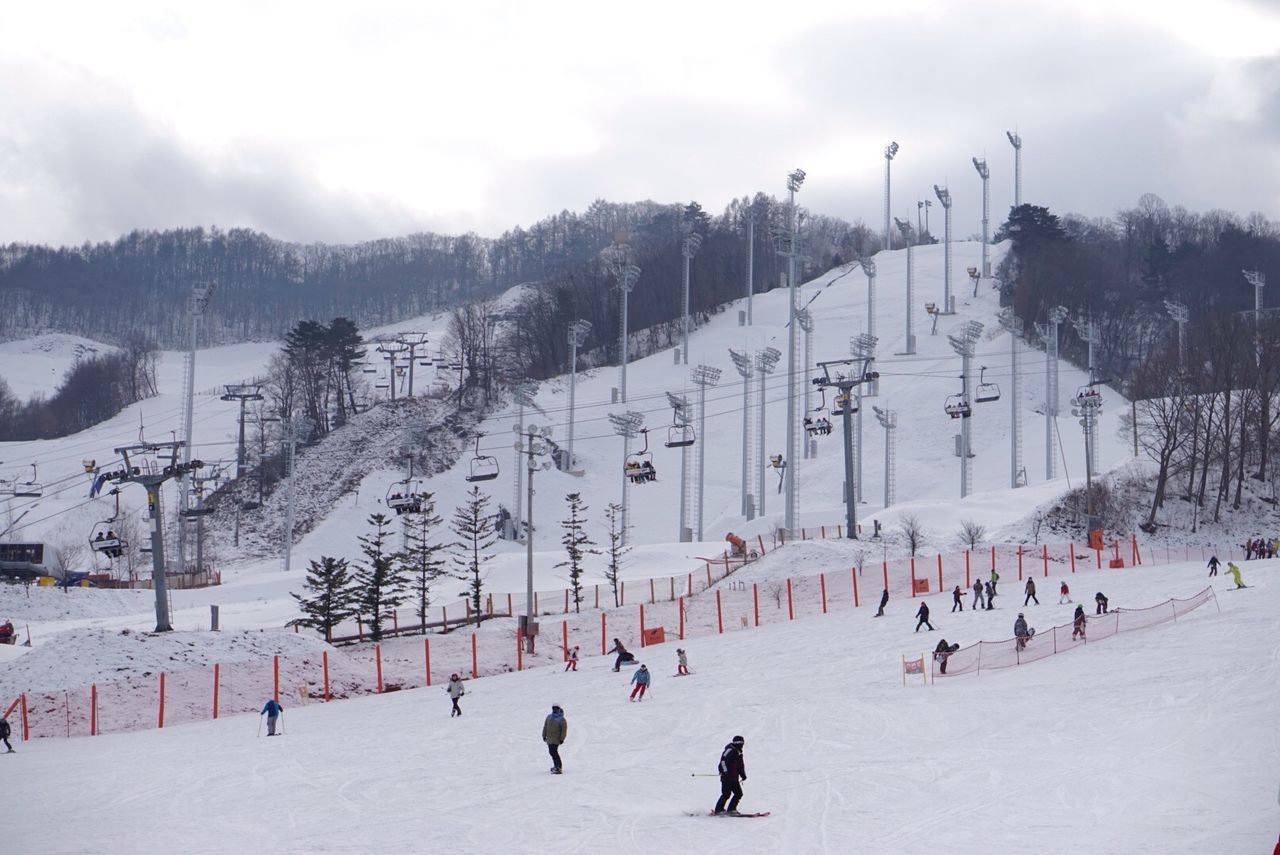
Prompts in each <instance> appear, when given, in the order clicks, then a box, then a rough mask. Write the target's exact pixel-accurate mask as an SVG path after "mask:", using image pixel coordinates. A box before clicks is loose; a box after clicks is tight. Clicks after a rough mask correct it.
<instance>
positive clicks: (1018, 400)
mask: <svg viewBox="0 0 1280 855" xmlns="http://www.w3.org/2000/svg"><path fill="white" fill-rule="evenodd" d="M1000 326H1002V327H1004V328H1005V329H1006V330H1008V332H1009V367H1010V369H1011V370H1012V372H1013V379H1012V380H1011V381H1010V383H1009V385H1010V389H1009V401H1010V410H1009V486H1010V487H1011V488H1016V487H1025V486H1027V472H1026V469H1024V468H1023V466H1022V374H1021V372H1020V371H1019V370H1018V357H1019V345H1020V342H1019V339H1020V338H1021V337H1022V318H1020V317H1018V316H1017V315H1015V314H1014V313H1013V309H1009V308H1006V309H1003V310H1001V312H1000Z"/></svg>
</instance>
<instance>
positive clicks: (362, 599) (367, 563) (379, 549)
mask: <svg viewBox="0 0 1280 855" xmlns="http://www.w3.org/2000/svg"><path fill="white" fill-rule="evenodd" d="M369 525H371V526H373V529H374V530H373V533H372V534H369V535H361V536H360V537H359V538H358V540H359V541H360V551H361V552H363V553H364V556H365V560H364V561H363V562H362V563H360V564H359V565H357V570H356V577H355V579H356V608H357V609H358V610H359V612H360V614H361V616H362V617H363V618H364V620H365V622H366V623H368V624H369V634H370V636H371V637H372V638H373V640H374V641H379V640H381V639H382V621H383V619H384V618H385V616H386V614H387V613H388V612H390V611H393V610H394V609H395V608H396V606H399V605H401V604H402V603H404V601H405V599H406V591H405V588H406V585H405V578H404V572H403V560H402V558H401V556H400V554H399V553H398V552H393V551H391V550H390V547H389V545H388V543H387V541H388V540H389V539H390V537H391V532H390V531H389V530H388V527H389V526H390V525H391V520H389V519H387V518H386V517H385V516H383V515H382V514H372V515H371V516H370V517H369Z"/></svg>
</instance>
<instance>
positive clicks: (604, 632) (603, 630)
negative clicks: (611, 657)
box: [600, 612, 609, 656]
mask: <svg viewBox="0 0 1280 855" xmlns="http://www.w3.org/2000/svg"><path fill="white" fill-rule="evenodd" d="M604 618H605V613H604V612H601V613H600V655H601V656H603V655H604V650H605V644H604V637H605V636H606V635H608V634H609V633H608V631H607V630H606V629H605V628H604Z"/></svg>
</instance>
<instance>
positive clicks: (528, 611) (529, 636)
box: [515, 425, 551, 653]
mask: <svg viewBox="0 0 1280 855" xmlns="http://www.w3.org/2000/svg"><path fill="white" fill-rule="evenodd" d="M550 436H551V429H550V428H543V427H538V426H537V425H529V426H528V427H527V428H526V429H525V432H524V433H523V434H521V435H520V436H519V438H517V439H516V442H515V445H516V450H517V451H518V452H519V453H521V454H523V455H524V456H525V458H526V460H523V461H521V463H523V464H524V468H525V469H527V470H528V472H529V486H528V495H527V498H528V506H529V510H528V511H527V513H528V518H527V521H526V527H527V528H528V530H529V534H528V535H527V536H526V537H525V596H524V625H525V630H524V644H525V652H526V653H533V652H534V639H535V638H536V635H537V633H536V632H535V631H534V626H535V624H534V621H533V619H534V613H533V473H534V472H536V471H537V470H538V469H539V468H542V469H545V468H547V467H549V466H550V465H551V463H550V461H546V462H544V463H543V464H542V465H541V466H539V465H538V462H537V458H538V457H539V456H540V455H543V454H546V453H547V450H548V447H547V444H546V442H545V441H544V438H550Z"/></svg>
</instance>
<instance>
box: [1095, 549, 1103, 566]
mask: <svg viewBox="0 0 1280 855" xmlns="http://www.w3.org/2000/svg"><path fill="white" fill-rule="evenodd" d="M1094 552H1095V553H1096V554H1097V556H1098V569H1099V570H1101V569H1102V550H1101V549H1095V550H1094Z"/></svg>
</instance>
